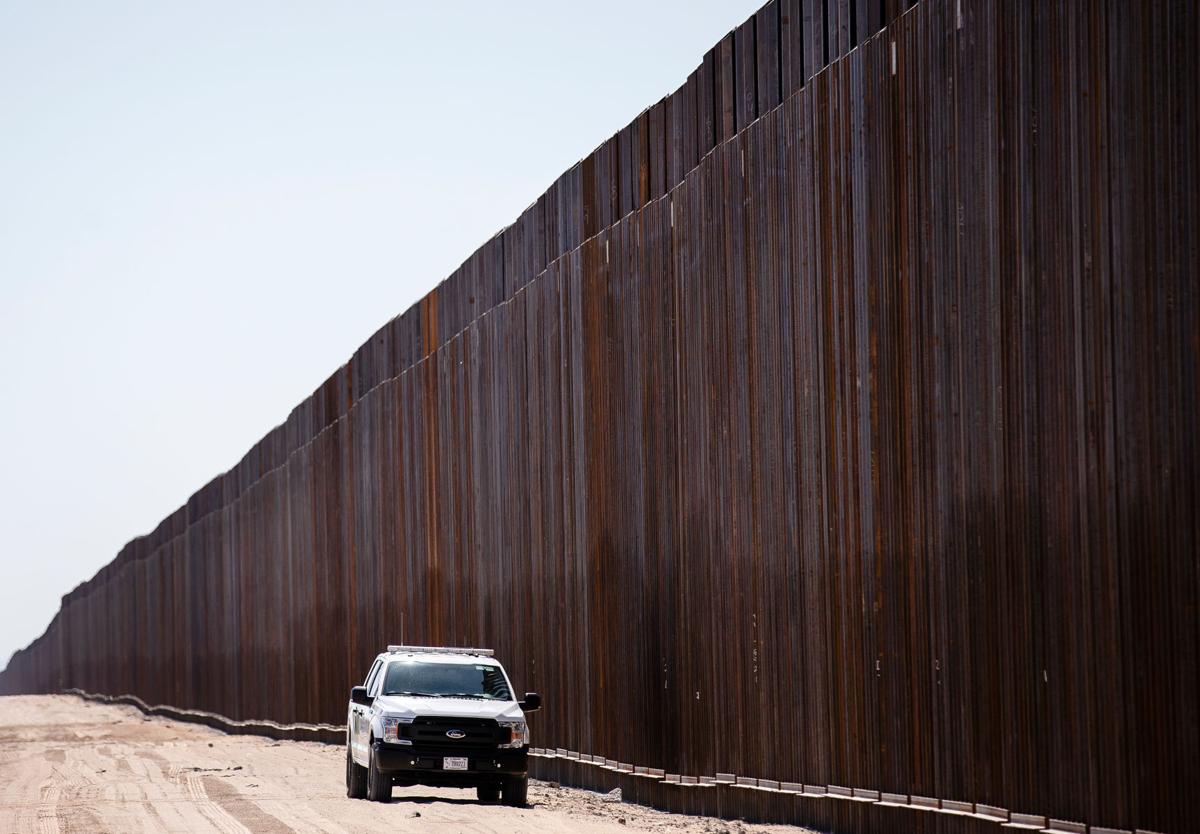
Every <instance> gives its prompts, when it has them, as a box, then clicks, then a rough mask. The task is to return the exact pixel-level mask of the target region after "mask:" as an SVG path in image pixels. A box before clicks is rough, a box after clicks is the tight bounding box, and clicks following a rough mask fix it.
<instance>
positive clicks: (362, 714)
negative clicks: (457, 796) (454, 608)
mask: <svg viewBox="0 0 1200 834" xmlns="http://www.w3.org/2000/svg"><path fill="white" fill-rule="evenodd" d="M541 705H542V699H541V696H540V695H538V694H537V693H536V692H526V693H525V698H524V699H523V700H520V701H518V700H516V698H515V697H514V696H513V688H512V683H511V682H510V681H509V679H508V674H507V673H506V672H505V671H504V667H503V666H501V665H500V662H499V661H498V660H496V659H494V658H493V657H492V650H491V649H460V648H446V647H433V646H388V650H387V651H386V652H384V653H383V654H381V655H379V656H378V657H376V658H375V662H374V663H373V664H372V665H371V670H370V671H369V672H368V673H367V677H366V680H365V681H364V682H363V685H362V686H356V687H354V688H353V689H351V690H350V709H349V714H348V715H347V718H346V794H347V795H348V796H350V797H353V798H355V799H361V798H364V797H365V798H367V799H370V800H373V801H375V802H387V801H388V800H389V799H391V796H392V786H393V785H434V786H440V787H461V788H470V787H473V788H475V791H476V794H477V795H478V797H479V799H480V801H482V802H495V801H496V800H497V799H499V798H500V797H501V795H503V797H504V804H506V805H518V806H521V805H524V804H525V801H526V793H527V790H528V786H529V771H528V768H527V765H526V761H527V757H528V754H529V726H528V724H526V723H525V713H527V712H532V711H534V710H536V709H540V708H541Z"/></svg>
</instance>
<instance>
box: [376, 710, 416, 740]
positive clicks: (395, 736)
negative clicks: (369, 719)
mask: <svg viewBox="0 0 1200 834" xmlns="http://www.w3.org/2000/svg"><path fill="white" fill-rule="evenodd" d="M379 721H380V723H381V724H383V740H384V741H386V742H388V743H390V744H412V739H407V738H400V725H401V724H411V723H412V722H413V720H412V719H411V718H396V717H395V716H391V715H385V716H384V717H383V718H381V719H379Z"/></svg>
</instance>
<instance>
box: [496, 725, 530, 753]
mask: <svg viewBox="0 0 1200 834" xmlns="http://www.w3.org/2000/svg"><path fill="white" fill-rule="evenodd" d="M496 723H497V724H499V725H500V728H501V729H502V730H503V729H507V730H508V732H509V742H508V743H507V744H501V745H500V746H501V747H524V746H525V745H527V744H529V725H528V724H526V723H525V722H524V721H497V722H496Z"/></svg>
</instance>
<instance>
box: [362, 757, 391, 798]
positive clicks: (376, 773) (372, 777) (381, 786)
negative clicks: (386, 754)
mask: <svg viewBox="0 0 1200 834" xmlns="http://www.w3.org/2000/svg"><path fill="white" fill-rule="evenodd" d="M370 749H371V760H370V764H368V765H367V799H369V800H371V801H372V802H390V801H391V799H392V777H390V776H388V775H387V774H386V773H381V772H380V770H379V765H378V764H376V762H375V744H374V743H372V744H371V748H370Z"/></svg>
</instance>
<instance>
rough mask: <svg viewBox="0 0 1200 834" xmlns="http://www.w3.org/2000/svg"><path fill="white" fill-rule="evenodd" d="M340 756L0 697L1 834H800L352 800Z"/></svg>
mask: <svg viewBox="0 0 1200 834" xmlns="http://www.w3.org/2000/svg"><path fill="white" fill-rule="evenodd" d="M343 755H344V752H343V750H342V749H340V748H338V747H334V746H330V745H324V744H316V743H311V742H295V741H271V740H269V739H263V738H259V737H255V736H232V735H225V734H224V733H221V732H218V731H216V730H211V729H209V728H207V727H201V726H198V725H195V724H185V723H180V722H175V721H169V720H167V719H163V718H148V717H146V716H144V715H142V713H140V712H138V711H137V710H136V709H134V708H133V707H125V706H109V705H103V704H95V703H91V702H88V701H84V700H82V699H79V698H75V697H72V696H65V695H62V696H58V695H51V696H37V697H26V696H20V697H0V834H27V832H28V833H30V834H32V833H34V832H36V834H54V833H55V832H86V833H87V834H100V832H113V834H117V832H120V834H126V833H127V832H130V833H132V832H220V834H235V833H237V834H240V833H241V832H254V834H277V833H278V832H287V831H296V832H326V833H327V834H341V832H346V834H355V833H356V832H368V831H401V832H403V831H428V832H460V831H461V832H479V834H484V832H560V831H571V832H572V834H593V832H597V833H598V832H628V831H654V832H667V831H672V832H674V831H683V832H692V833H693V834H700V832H704V834H715V832H724V831H729V832H764V834H765V832H772V834H796V832H800V831H802V830H803V829H799V828H792V827H788V826H763V825H745V824H742V823H737V822H732V823H731V822H724V821H721V820H712V819H706V818H702V817H686V816H680V815H677V814H664V813H660V812H658V811H651V810H647V809H644V808H638V807H636V806H632V805H626V804H623V803H620V802H613V801H611V800H607V799H605V798H604V797H601V796H599V795H597V794H594V793H590V792H588V791H581V790H572V789H567V788H556V787H552V786H550V785H545V784H541V783H533V784H531V785H530V790H529V801H530V806H529V807H528V808H507V807H504V806H501V805H481V804H479V803H477V802H476V801H475V796H474V792H473V791H465V790H448V789H441V788H419V787H418V788H397V789H395V792H394V794H393V796H394V800H393V801H392V802H391V803H390V804H376V803H370V802H366V801H365V800H353V799H347V798H346V795H345V790H344V787H343V775H344V759H343Z"/></svg>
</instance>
